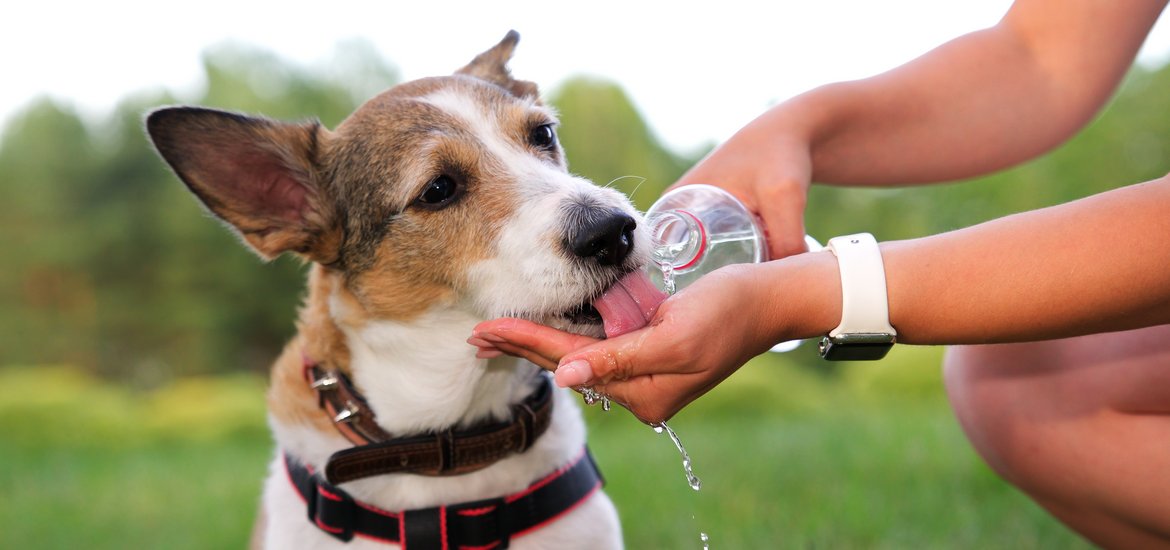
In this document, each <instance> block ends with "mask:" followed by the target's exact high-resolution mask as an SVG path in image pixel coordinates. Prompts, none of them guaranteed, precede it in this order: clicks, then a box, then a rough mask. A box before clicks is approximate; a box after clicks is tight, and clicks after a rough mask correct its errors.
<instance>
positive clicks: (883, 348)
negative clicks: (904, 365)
mask: <svg viewBox="0 0 1170 550" xmlns="http://www.w3.org/2000/svg"><path fill="white" fill-rule="evenodd" d="M896 341H897V337H896V336H894V335H893V334H886V333H869V332H855V333H847V334H839V335H837V336H825V337H824V338H822V339H821V344H820V346H819V347H820V353H821V357H823V358H824V359H825V360H827V361H876V360H878V359H881V358H883V357H885V356H886V354H887V353H889V352H890V348H893V347H894V342H896Z"/></svg>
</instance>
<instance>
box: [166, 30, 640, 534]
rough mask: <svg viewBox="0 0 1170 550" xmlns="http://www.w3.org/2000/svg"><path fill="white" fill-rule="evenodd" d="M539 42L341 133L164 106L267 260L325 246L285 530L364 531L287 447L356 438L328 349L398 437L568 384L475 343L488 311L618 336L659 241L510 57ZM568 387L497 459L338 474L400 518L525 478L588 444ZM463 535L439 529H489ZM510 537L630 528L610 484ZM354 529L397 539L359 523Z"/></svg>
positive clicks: (198, 173) (298, 352)
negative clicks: (620, 305)
mask: <svg viewBox="0 0 1170 550" xmlns="http://www.w3.org/2000/svg"><path fill="white" fill-rule="evenodd" d="M517 40H518V36H517V35H516V34H515V33H514V32H511V33H509V34H508V35H507V37H505V38H504V40H503V41H501V42H500V43H499V44H497V45H496V46H494V47H493V48H491V49H490V50H488V51H486V52H484V53H482V54H480V55H479V56H477V57H476V58H475V59H474V60H473V61H472V62H471V63H470V64H468V65H467V66H466V67H464V68H462V69H460V70H459V71H458V72H456V73H455V74H454V75H452V76H444V77H436V78H424V79H420V80H416V81H412V82H407V83H404V84H400V85H398V86H395V87H393V88H391V89H390V90H388V91H386V92H384V93H382V94H381V95H378V96H377V97H374V98H373V99H371V100H370V101H368V102H367V103H366V104H364V105H363V106H361V107H360V108H359V109H358V110H356V111H355V112H354V113H353V114H352V115H350V116H349V117H348V118H347V119H346V120H345V121H344V122H342V123H341V124H340V125H339V126H338V127H337V128H336V129H335V130H332V131H330V130H328V129H325V128H323V127H322V126H321V125H320V124H319V123H317V122H303V123H286V122H278V121H273V120H268V119H264V118H255V117H249V116H244V115H239V114H234V113H227V112H222V111H216V110H210V109H202V108H196V107H174V108H164V109H160V110H157V111H155V112H153V113H151V114H150V115H149V117H148V119H147V129H148V132H149V134H150V136H151V138H152V139H153V141H154V143H155V146H156V147H157V149H158V151H159V153H160V154H161V155H162V157H163V158H164V159H165V160H166V161H167V162H168V163H169V164H170V165H171V167H172V168H173V169H174V171H175V173H176V174H177V175H178V176H179V178H180V179H182V181H183V182H184V183H185V184H186V185H187V186H188V187H189V189H190V190H191V191H192V192H193V193H194V194H195V195H196V196H198V198H199V199H200V200H201V201H202V202H203V204H204V205H206V207H207V208H208V209H209V210H210V211H211V212H212V213H213V214H214V215H215V216H217V217H218V218H220V219H221V220H223V221H225V222H226V223H227V225H228V226H229V227H230V228H232V229H233V230H234V231H235V232H236V233H238V235H239V236H240V237H241V238H242V239H243V241H244V242H245V243H246V244H247V245H248V246H249V247H251V248H252V249H254V250H255V251H256V252H257V253H258V254H259V255H260V256H262V257H263V258H265V259H271V258H274V257H276V256H279V255H281V254H282V253H285V252H292V253H294V254H296V255H298V256H300V257H302V258H304V259H306V260H308V261H309V262H311V266H310V269H309V281H308V296H307V298H306V301H305V305H304V307H303V308H302V309H301V310H300V316H299V320H298V323H297V328H298V332H297V334H296V336H295V337H294V338H293V339H292V340H291V341H290V342H289V343H288V345H287V346H286V347H285V349H284V351H283V353H282V354H281V355H280V357H279V359H277V361H276V363H275V364H274V366H273V369H272V379H271V388H270V391H269V394H268V404H269V410H270V414H269V421H270V424H271V427H272V431H273V433H274V436H275V440H276V445H277V456H276V457H275V459H274V460H273V462H272V465H271V469H270V475H269V478H268V481H267V483H266V485H265V489H264V496H263V506H262V514H263V515H262V517H263V518H264V519H265V522H266V526H265V527H263V528H262V539H261V544H262V546H263V547H265V548H272V549H285V548H333V547H335V546H337V545H341V544H345V543H344V542H342V540H344V539H346V538H350V537H339V536H335V533H332V532H330V530H329V529H327V528H328V527H329V523H330V522H331V521H332V520H328V519H325V520H323V519H322V517H318V518H317V521H316V523H317V524H314V523H313V522H310V520H308V519H307V518H306V504H307V502H308V501H307V500H306V499H305V498H304V497H303V496H302V495H303V494H304V493H298V490H297V488H296V487H295V486H294V484H293V483H290V475H289V473H288V472H287V471H286V458H285V457H286V456H287V457H288V459H289V460H291V461H292V462H293V463H300V464H303V465H304V466H305V467H307V468H306V469H307V470H308V471H309V472H323V471H325V469H326V467H327V463H328V462H329V461H330V458H331V456H332V455H334V453H338V452H339V451H344V450H346V449H351V448H353V447H354V443H353V442H352V441H351V439H348V438H347V437H346V436H345V435H344V434H343V432H342V431H339V429H338V425H337V424H335V421H334V419H333V418H332V415H330V414H326V412H324V411H323V410H322V408H321V407H320V405H321V403H322V402H323V398H322V397H321V395H322V394H321V393H319V391H318V389H319V388H318V389H314V388H311V387H310V383H309V382H314V381H316V382H318V384H317V385H320V384H319V383H320V380H315V379H310V380H309V381H308V382H307V381H306V378H305V373H306V367H307V366H314V365H328V366H330V367H331V368H334V369H336V372H337V373H339V374H340V375H341V376H344V377H345V378H346V379H347V380H348V381H350V382H352V386H353V388H354V389H355V390H356V391H357V392H360V394H361V395H364V397H365V401H366V402H367V404H368V409H369V410H370V411H372V413H373V416H374V418H376V423H377V425H378V427H379V428H381V429H382V430H384V431H385V432H386V433H389V434H394V435H395V436H396V437H398V436H402V437H408V436H418V435H420V434H421V435H422V436H423V437H426V434H441V433H445V431H446V430H449V429H453V428H454V429H464V428H473V427H474V426H477V425H481V424H483V423H491V422H506V421H508V420H509V419H510V417H511V416H513V414H514V410H515V406H516V404H517V403H520V402H522V401H523V400H524V399H525V398H526V397H528V396H530V395H532V394H533V393H534V392H535V391H537V388H539V387H540V385H541V384H545V383H546V382H545V381H544V379H543V377H542V374H543V372H542V371H540V369H539V368H538V367H536V366H535V365H532V364H530V363H528V362H525V361H523V360H520V359H514V358H510V357H497V358H493V359H490V360H489V359H481V358H477V357H476V351H477V350H476V348H474V347H472V346H470V345H468V344H467V343H466V340H467V338H468V336H469V335H470V334H471V329H472V327H473V326H474V325H476V324H477V323H479V322H481V321H483V320H486V319H492V318H496V317H501V316H518V317H524V318H528V319H531V320H534V321H537V322H540V323H543V324H546V325H550V326H553V327H558V328H562V329H565V330H571V331H575V332H578V333H582V334H590V335H594V336H601V335H602V334H603V330H602V324H601V320H600V318H599V317H598V316H597V315H596V312H595V310H593V309H592V308H590V307H589V304H590V303H591V302H592V301H593V300H594V299H596V298H597V297H598V296H599V295H601V294H602V293H603V292H604V291H605V290H606V289H607V288H609V287H611V286H613V285H614V284H615V282H617V281H618V280H619V279H621V278H622V277H623V276H626V275H627V274H628V273H631V272H632V271H634V270H637V269H639V268H640V267H641V266H642V265H643V264H645V262H646V261H647V260H648V258H649V249H648V245H647V239H646V238H645V236H644V234H643V231H644V230H643V228H641V227H637V226H636V223H635V219H636V218H637V213H636V212H635V210H634V209H633V208H632V206H631V205H630V203H629V202H628V200H627V199H626V197H625V196H623V195H622V194H620V193H618V192H616V191H613V190H610V189H606V188H601V187H598V186H596V185H594V184H593V183H591V182H590V181H587V180H585V179H582V178H580V177H576V176H573V175H571V174H570V173H569V172H568V169H567V165H566V161H565V155H564V152H563V151H562V149H561V147H560V145H559V143H558V142H557V140H556V133H555V128H556V125H557V119H556V117H555V114H554V113H553V111H552V110H551V109H550V108H549V107H547V106H545V105H543V104H542V103H541V100H540V98H539V97H538V92H537V88H536V86H535V85H534V84H532V83H530V82H525V81H520V80H515V79H513V78H512V77H511V75H510V74H509V71H508V69H507V66H506V63H507V61H508V60H509V58H510V57H511V54H512V51H513V49H514V47H515V45H516V42H517ZM330 382H332V381H330ZM551 400H552V402H553V405H554V406H553V408H552V413H551V420H550V421H549V424H548V427H547V429H545V430H544V431H543V434H542V435H539V437H537V438H535V440H534V441H531V442H528V443H529V444H528V445H526V446H527V449H526V450H523V451H522V452H516V453H511V454H509V455H507V456H505V457H504V458H502V459H500V460H498V461H496V462H494V463H492V464H491V465H489V466H486V467H483V468H481V469H478V470H476V471H472V472H469V473H461V474H459V475H448V476H442V475H419V474H415V473H390V474H385V475H375V476H369V477H362V478H361V479H356V480H353V481H347V482H344V483H340V484H339V485H338V486H339V487H340V488H341V489H343V490H344V492H346V493H348V495H349V496H350V497H352V499H354V500H356V501H359V502H361V503H362V504H361V505H360V506H361V508H363V509H365V510H380V511H382V512H385V514H384V515H385V516H386V517H388V518H395V517H402V512H401V511H407V510H418V509H435V508H436V507H437V508H438V509H441V510H443V511H444V513H448V511H447V508H445V507H448V506H451V505H454V504H456V503H463V502H469V501H480V500H483V499H499V498H501V497H505V500H508V499H510V498H512V497H509V495H520V494H525V492H526V491H531V490H532V489H533V486H534V483H535V484H537V485H539V484H540V483H543V482H541V481H540V480H544V479H548V477H549V476H550V474H555V473H556V472H558V471H561V470H563V469H564V468H566V467H567V466H568V465H570V464H571V463H573V462H574V461H575V460H578V459H579V457H580V456H581V454H582V450H583V448H584V444H585V427H584V423H583V421H582V418H581V414H580V410H579V408H578V405H577V399H576V398H575V396H574V395H573V394H572V393H571V392H568V391H566V390H559V389H558V390H553V395H552V397H551ZM332 412H337V411H332ZM405 462H406V460H405V459H403V463H404V464H405ZM321 491H322V494H323V496H324V497H326V498H329V499H332V498H333V497H335V496H336V495H333V494H332V493H329V492H328V491H325V490H324V489H321ZM500 502H503V500H501V501H500ZM483 509H484V510H486V509H488V508H483ZM481 512H482V510H480V511H476V512H474V513H481ZM311 513H312V511H310V514H311ZM465 515H472V513H470V512H469V513H467V514H465ZM452 517H454V516H452ZM439 520H440V521H442V522H446V521H448V520H449V518H448V517H447V516H445V515H444V516H439ZM451 521H453V520H451ZM322 522H323V523H324V525H321V524H322ZM403 529H404V531H403V534H405V530H406V529H407V528H405V527H403ZM358 534H359V535H360V533H358ZM442 537H443V538H442V540H441V541H439V542H437V543H435V544H434V545H433V547H436V548H439V547H441V548H450V549H451V550H455V549H456V548H460V547H465V548H470V547H471V546H470V545H466V544H457V541H453V540H448V539H447V538H446V537H447V535H446V534H443V535H442ZM339 539H340V540H339ZM420 540H421V539H420ZM399 542H402V541H401V540H400V541H399ZM405 542H406V543H409V542H411V541H409V540H407V541H405ZM509 543H510V544H511V547H512V548H521V549H523V548H614V547H620V546H621V544H622V543H621V532H620V527H619V524H618V519H617V515H616V513H615V511H614V508H613V504H612V503H611V502H610V500H609V498H608V497H607V496H606V495H605V494H604V493H602V492H601V491H599V490H593V491H590V492H589V494H588V496H586V497H584V498H583V499H581V500H580V502H577V503H576V505H575V506H572V507H571V508H570V509H568V510H567V511H565V513H563V514H560V515H559V516H558V517H557V519H556V520H555V521H549V522H547V523H545V524H544V525H542V526H540V527H539V528H534V529H530V530H527V531H526V532H524V533H519V534H513V535H512V537H511V540H508V537H503V538H502V540H500V541H497V542H493V543H491V544H484V545H481V546H480V547H482V548H488V547H496V548H502V547H504V546H508V545H509ZM349 544H351V545H352V547H354V548H387V547H396V544H397V543H393V542H392V543H390V544H388V543H387V541H385V540H378V537H367V536H357V537H354V538H352V540H350V541H349ZM401 546H402V547H406V546H408V544H405V543H404V544H401ZM410 546H411V547H412V548H420V549H421V548H424V547H426V546H427V545H426V544H421V543H420V544H415V545H410Z"/></svg>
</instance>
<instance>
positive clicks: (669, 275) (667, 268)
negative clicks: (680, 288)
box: [658, 260, 676, 296]
mask: <svg viewBox="0 0 1170 550" xmlns="http://www.w3.org/2000/svg"><path fill="white" fill-rule="evenodd" d="M658 268H659V269H661V270H662V290H665V291H666V293H667V294H670V295H672V296H673V295H674V292H675V290H676V287H675V284H674V264H673V263H671V262H670V261H669V260H667V261H661V262H658Z"/></svg>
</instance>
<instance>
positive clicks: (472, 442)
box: [304, 358, 553, 483]
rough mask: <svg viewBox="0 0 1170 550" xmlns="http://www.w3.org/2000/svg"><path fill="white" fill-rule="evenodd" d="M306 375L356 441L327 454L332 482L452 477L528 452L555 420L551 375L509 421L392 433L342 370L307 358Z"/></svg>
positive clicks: (517, 406)
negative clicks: (395, 476) (395, 475)
mask: <svg viewBox="0 0 1170 550" xmlns="http://www.w3.org/2000/svg"><path fill="white" fill-rule="evenodd" d="M304 374H305V380H306V381H307V382H308V384H309V387H310V388H312V389H313V391H315V392H316V393H317V404H318V406H320V407H321V409H322V410H324V411H325V412H326V413H327V414H328V415H329V416H330V418H332V419H333V424H334V425H335V426H336V427H337V430H338V431H339V432H340V433H341V434H342V435H343V436H345V438H346V439H348V440H349V441H350V442H352V443H353V444H354V445H356V446H355V447H353V448H350V449H343V450H341V451H338V452H336V453H334V454H333V455H332V456H331V457H329V462H327V463H326V465H325V471H324V476H325V479H326V480H328V481H329V482H330V483H343V482H346V481H352V480H355V479H361V478H364V477H370V476H375V475H382V474H393V473H410V474H418V475H426V476H449V475H458V474H465V473H468V472H474V471H476V470H480V469H482V468H486V467H488V466H490V465H492V464H494V463H495V462H497V461H499V460H500V459H503V458H505V457H507V456H509V455H512V454H514V453H522V452H524V451H526V450H528V449H529V448H530V447H531V446H532V444H533V443H534V442H535V441H536V438H538V437H540V436H541V434H543V433H544V432H545V430H546V429H548V426H549V424H550V423H551V419H552V407H553V400H552V385H551V383H550V382H549V381H548V376H541V377H540V378H541V382H540V384H539V385H538V386H537V388H536V391H534V392H532V394H531V395H529V396H528V397H527V398H525V399H524V400H523V401H521V402H519V403H517V404H515V405H512V411H511V412H512V418H511V420H509V421H506V422H488V423H483V424H479V425H476V426H472V427H470V428H467V429H464V430H454V429H451V428H448V429H446V430H442V431H437V432H430V433H426V434H422V435H417V436H409V437H394V436H392V435H391V434H389V433H387V432H386V431H385V430H383V429H382V428H381V427H380V426H378V423H377V422H376V421H375V419H374V411H373V410H371V409H370V407H369V405H368V404H367V403H366V400H365V399H364V398H363V397H362V395H361V394H360V393H358V391H357V390H356V389H355V388H354V387H353V384H352V383H350V381H349V378H348V377H347V376H345V374H344V373H342V372H340V371H338V370H336V369H325V368H322V367H321V365H319V364H317V363H314V362H312V361H310V360H308V359H307V358H306V359H305V362H304Z"/></svg>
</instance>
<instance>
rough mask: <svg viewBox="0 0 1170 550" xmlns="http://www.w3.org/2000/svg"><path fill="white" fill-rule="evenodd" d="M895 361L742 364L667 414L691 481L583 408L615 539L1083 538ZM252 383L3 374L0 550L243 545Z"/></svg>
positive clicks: (900, 541)
mask: <svg viewBox="0 0 1170 550" xmlns="http://www.w3.org/2000/svg"><path fill="white" fill-rule="evenodd" d="M903 353H904V356H902V360H900V361H892V362H889V363H882V364H880V365H864V366H860V365H858V366H853V365H847V366H845V367H844V370H843V371H842V372H840V373H839V376H836V377H834V378H832V379H831V380H830V379H829V378H827V377H823V376H818V375H816V374H813V373H810V372H809V371H806V370H803V369H801V368H797V367H793V366H791V365H788V364H786V363H785V362H783V360H776V359H775V358H773V359H771V360H765V361H759V362H757V363H756V364H752V365H749V366H748V367H746V368H745V369H743V370H742V371H741V372H740V373H738V374H737V375H736V376H734V377H733V378H732V379H730V380H729V381H728V382H727V383H725V384H723V385H722V386H720V387H719V388H717V389H716V390H715V391H714V392H712V393H711V394H709V395H708V396H706V397H704V398H703V399H701V400H700V401H698V402H697V403H696V404H694V405H693V406H692V407H690V408H688V409H687V410H686V411H684V412H683V413H682V414H680V415H679V416H678V417H676V418H675V419H673V420H672V421H671V426H672V427H673V428H674V429H675V430H676V431H677V432H678V434H679V436H680V437H681V438H682V441H683V443H684V444H685V445H686V447H687V450H688V451H689V452H690V454H691V456H692V458H693V459H694V462H695V470H696V473H697V474H698V475H699V476H700V477H701V478H702V479H703V489H702V490H701V491H699V492H694V491H692V490H691V489H690V488H689V487H688V486H687V484H686V481H685V479H684V477H683V471H682V465H681V462H680V457H679V455H678V453H677V451H675V449H674V447H673V445H672V444H671V442H670V441H669V439H668V438H667V437H666V436H665V435H657V434H655V433H654V432H653V431H652V430H650V429H649V428H648V427H646V426H644V425H642V424H640V423H638V422H637V421H635V420H634V419H633V417H632V416H631V415H629V414H627V413H626V412H624V411H621V410H619V409H616V408H615V409H614V410H613V411H610V412H608V413H605V412H602V411H601V410H600V408H598V407H594V408H592V409H590V410H589V411H587V419H588V422H589V424H590V429H591V433H590V438H591V448H592V449H593V452H594V455H595V456H596V457H597V459H598V462H599V464H600V465H601V468H602V471H603V473H604V475H605V476H606V478H607V487H606V488H607V491H608V492H609V494H610V495H611V496H612V498H613V499H614V501H615V503H616V504H617V506H618V509H619V512H620V513H621V515H622V521H623V527H624V531H625V539H626V544H627V546H628V547H630V548H699V547H700V544H699V539H698V537H699V532H700V531H704V532H706V533H708V534H709V535H710V537H711V546H712V548H716V549H720V548H736V549H738V548H1013V549H1029V548H1060V549H1065V548H1088V545H1086V544H1085V543H1083V542H1082V541H1080V539H1078V538H1077V537H1076V536H1075V535H1073V534H1071V533H1070V532H1068V531H1067V530H1065V529H1064V528H1063V527H1062V526H1060V525H1059V524H1058V523H1056V522H1055V521H1054V520H1053V519H1051V518H1050V517H1048V516H1047V515H1046V514H1044V512H1043V511H1041V510H1040V509H1039V508H1037V507H1036V506H1035V505H1033V504H1032V503H1031V502H1030V501H1029V500H1027V499H1026V498H1025V497H1023V496H1022V495H1021V494H1019V493H1018V492H1016V491H1015V490H1013V489H1012V488H1010V487H1009V486H1007V485H1006V484H1005V483H1003V482H1002V481H1000V480H999V479H998V478H997V477H996V476H995V475H994V474H992V473H991V472H990V471H989V470H988V469H987V468H986V467H985V466H983V465H982V463H981V462H980V461H979V460H978V458H977V457H976V456H975V455H974V454H973V452H972V451H971V450H970V448H969V446H968V444H967V443H966V441H965V440H964V438H963V436H962V433H961V432H960V430H959V428H958V426H957V424H956V423H955V421H954V419H953V418H952V416H951V414H950V412H949V410H948V408H947V406H946V403H945V401H944V400H943V399H942V398H941V395H940V389H939V382H938V375H937V367H930V366H929V364H930V363H931V362H932V361H935V360H937V354H934V355H930V353H934V352H921V351H919V352H915V351H911V352H903ZM915 353H917V354H919V355H921V357H919V356H915V355H914V354H915ZM924 353H925V354H926V355H922V354H924ZM899 364H901V365H903V366H902V367H898V366H897V365H899ZM34 382H35V383H36V385H35V386H33V385H31V384H33V383H34ZM262 386H263V384H262V382H260V381H258V380H254V379H248V378H240V377H233V378H229V379H201V380H186V381H182V382H181V383H179V384H177V385H175V386H171V387H169V388H165V389H163V390H159V391H154V392H146V393H141V392H139V393H136V392H131V391H128V390H126V389H123V388H118V387H116V386H113V385H110V384H108V383H101V382H98V381H96V380H93V379H91V378H88V377H85V376H82V375H81V374H79V373H77V372H76V371H73V370H70V369H60V368H58V369H0V548H81V547H86V548H119V549H120V548H136V549H137V548H166V549H171V548H200V549H202V548H239V547H243V546H244V545H245V543H246V540H247V537H248V535H249V533H250V529H251V522H252V519H253V518H254V515H255V512H256V507H257V502H258V495H259V490H260V482H261V479H262V478H263V476H264V473H265V467H266V464H267V461H268V460H269V458H270V456H271V453H272V446H271V442H270V440H269V438H268V435H267V433H266V430H265V428H264V416H263V402H262ZM34 388H37V389H36V391H34ZM67 415H68V416H67Z"/></svg>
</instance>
